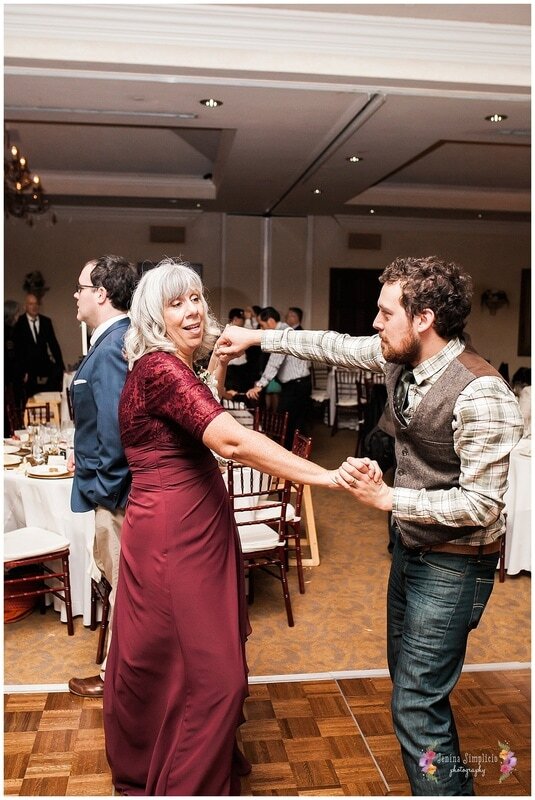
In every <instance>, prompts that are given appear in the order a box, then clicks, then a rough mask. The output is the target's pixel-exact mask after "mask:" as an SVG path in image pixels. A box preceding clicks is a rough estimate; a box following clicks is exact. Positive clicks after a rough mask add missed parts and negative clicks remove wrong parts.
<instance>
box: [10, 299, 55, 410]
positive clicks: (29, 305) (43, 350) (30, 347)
mask: <svg viewBox="0 0 535 800" xmlns="http://www.w3.org/2000/svg"><path fill="white" fill-rule="evenodd" d="M24 308H25V313H24V314H21V316H20V317H19V318H18V320H17V321H16V323H15V326H14V329H13V347H14V355H15V364H16V370H17V382H18V385H19V389H20V388H21V389H22V391H23V394H24V396H25V397H26V398H28V397H32V396H33V395H34V394H35V393H36V392H59V391H61V387H62V383H63V372H64V370H65V365H64V363H63V356H62V355H61V348H60V346H59V344H58V340H57V339H56V334H55V333H54V326H53V325H52V320H51V319H50V317H45V316H44V315H43V314H40V313H39V310H40V308H41V301H40V299H39V298H38V297H36V295H34V294H27V295H26V300H25V305H24Z"/></svg>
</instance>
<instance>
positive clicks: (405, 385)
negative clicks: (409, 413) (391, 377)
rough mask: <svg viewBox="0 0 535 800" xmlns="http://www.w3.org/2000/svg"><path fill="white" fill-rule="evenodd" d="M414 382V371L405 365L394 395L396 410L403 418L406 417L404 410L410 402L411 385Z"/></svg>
mask: <svg viewBox="0 0 535 800" xmlns="http://www.w3.org/2000/svg"><path fill="white" fill-rule="evenodd" d="M413 383H414V373H413V371H412V369H409V368H408V367H405V369H404V370H403V372H402V373H401V375H400V378H399V380H398V382H397V386H396V391H395V395H394V404H395V406H396V411H397V413H398V415H399V416H400V417H401V418H402V419H405V416H404V412H405V411H406V409H407V406H408V402H409V386H411V384H413Z"/></svg>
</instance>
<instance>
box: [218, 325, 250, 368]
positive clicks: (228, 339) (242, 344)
mask: <svg viewBox="0 0 535 800" xmlns="http://www.w3.org/2000/svg"><path fill="white" fill-rule="evenodd" d="M261 335H262V331H256V330H252V329H251V328H242V327H240V326H239V325H227V326H226V328H225V329H224V331H223V333H222V334H221V336H220V337H219V339H218V340H217V342H216V343H215V349H214V353H215V355H216V356H218V357H219V358H222V357H224V356H226V357H227V360H228V359H231V358H237V357H238V356H241V355H242V353H244V352H245V351H246V350H247V348H248V347H250V346H251V345H252V344H260V338H261Z"/></svg>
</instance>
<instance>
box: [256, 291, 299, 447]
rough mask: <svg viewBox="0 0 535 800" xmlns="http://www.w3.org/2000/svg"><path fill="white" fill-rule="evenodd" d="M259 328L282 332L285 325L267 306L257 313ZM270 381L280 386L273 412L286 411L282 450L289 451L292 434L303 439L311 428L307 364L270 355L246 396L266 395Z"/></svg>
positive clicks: (282, 355) (285, 356) (271, 308)
mask: <svg viewBox="0 0 535 800" xmlns="http://www.w3.org/2000/svg"><path fill="white" fill-rule="evenodd" d="M260 327H261V328H262V330H283V329H284V328H288V325H286V323H284V322H281V321H280V314H279V312H278V311H277V310H276V309H275V308H273V307H272V306H268V307H267V308H263V309H262V311H261V312H260ZM273 381H277V382H278V383H279V384H280V399H279V402H278V405H277V411H278V412H280V413H284V412H285V411H287V412H288V428H287V431H286V440H285V447H287V448H288V449H291V446H292V441H293V437H294V433H295V431H296V430H297V429H299V430H300V432H301V433H303V434H305V436H307V435H309V433H310V428H311V425H312V400H311V397H310V396H311V394H312V378H311V376H310V362H308V361H303V360H301V359H299V358H294V357H293V356H290V355H285V354H281V353H272V354H271V355H270V356H269V358H268V361H267V363H266V365H265V367H264V371H263V372H262V375H261V376H260V378H259V379H258V380H257V381H256V383H255V385H254V388H253V389H249V391H248V392H247V397H251V398H253V399H255V400H257V399H258V398H259V396H260V393H261V392H262V390H264V389H265V391H266V393H269V391H270V384H272V382H273ZM271 391H273V389H271ZM266 405H267V403H266Z"/></svg>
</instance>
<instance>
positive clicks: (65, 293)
mask: <svg viewBox="0 0 535 800" xmlns="http://www.w3.org/2000/svg"><path fill="white" fill-rule="evenodd" d="M56 213H57V216H58V224H57V225H55V226H50V224H49V223H47V221H46V220H45V219H39V220H37V222H36V224H35V225H34V227H33V228H29V227H28V226H27V225H25V224H24V223H23V222H21V221H20V220H12V219H10V220H8V221H7V223H6V226H5V238H4V246H5V270H4V281H5V286H4V298H5V299H15V300H20V301H22V299H23V291H22V283H23V280H24V275H25V274H26V273H27V272H30V271H31V270H34V269H39V270H41V272H42V273H43V275H44V277H45V279H46V282H47V284H48V286H50V291H49V292H48V293H47V295H46V296H45V300H44V304H43V313H45V314H47V315H48V316H51V317H52V319H53V321H54V327H55V329H56V334H57V336H58V339H59V341H60V344H61V347H62V350H63V354H64V359H65V362H66V363H72V362H75V361H76V360H77V359H78V358H79V356H80V354H81V338H80V333H79V326H78V323H77V322H76V313H75V300H74V298H73V296H72V294H73V291H74V287H75V284H76V282H77V279H78V276H79V273H80V270H81V268H82V266H83V265H84V263H85V262H86V261H88V260H89V259H90V258H94V257H96V256H98V255H102V254H104V253H117V254H119V255H124V256H126V257H128V258H130V259H132V260H133V261H141V260H143V259H150V260H152V261H158V260H159V259H160V258H162V257H163V256H165V255H168V256H181V257H183V258H185V259H188V260H191V261H198V262H202V264H203V277H204V281H205V284H206V286H207V288H208V290H209V299H210V303H211V305H212V308H213V310H214V311H215V313H216V315H218V316H219V318H220V319H221V321H222V322H225V321H226V315H227V312H228V309H229V308H230V307H231V306H244V305H248V304H258V305H264V304H268V303H269V304H272V305H274V306H275V307H276V308H278V309H279V311H280V312H281V313H282V314H284V312H285V311H286V309H287V307H288V306H289V305H297V306H301V307H302V308H303V309H304V310H305V320H304V322H305V327H310V328H326V327H328V309H329V270H330V268H331V267H350V268H358V267H362V268H377V269H380V268H382V267H384V266H385V265H386V264H388V263H389V262H390V261H392V260H393V259H394V258H395V257H396V256H404V255H405V256H406V255H415V256H424V255H433V254H436V255H439V256H441V257H443V258H447V259H450V260H454V261H457V262H458V263H460V264H462V265H463V266H464V267H465V269H466V270H467V271H468V272H469V273H470V274H471V275H472V276H473V278H474V284H475V293H474V304H473V311H472V315H471V317H470V321H469V325H468V330H469V332H470V333H471V335H472V338H473V342H474V345H475V347H476V349H478V350H479V351H480V352H481V354H482V355H483V356H484V357H486V358H488V359H489V360H490V361H491V363H492V364H494V366H499V364H500V363H501V362H502V361H506V362H508V364H509V371H510V374H511V375H512V374H513V373H514V372H515V371H516V369H518V367H520V366H531V359H529V358H520V357H518V356H517V339H518V315H519V299H520V276H521V270H522V269H523V268H527V267H529V266H530V263H531V261H530V227H529V225H523V224H505V223H490V222H485V221H477V223H476V222H464V221H463V222H460V221H459V222H454V221H442V220H416V219H410V220H408V219H395V220H394V219H383V220H380V219H373V220H371V219H367V218H362V217H339V218H338V219H333V218H331V217H315V218H314V219H311V218H309V219H304V218H272V219H270V220H266V219H264V218H261V217H238V216H223V215H221V214H210V213H204V214H196V213H193V212H176V213H175V214H171V213H169V212H162V213H159V214H157V213H156V212H154V211H150V212H148V211H141V210H135V211H134V210H129V211H124V210H123V211H121V210H113V209H109V210H106V209H83V210H80V209H72V210H67V209H62V208H58V209H56ZM151 224H153V225H154V224H160V225H172V224H175V225H183V226H185V228H186V242H185V244H182V245H172V244H171V245H165V244H152V243H150V242H149V225H151ZM350 231H352V232H361V233H380V234H381V236H382V247H381V249H380V250H377V251H375V250H374V251H371V250H349V249H348V247H347V240H348V233H349V232H350ZM488 288H493V289H505V290H506V292H507V294H508V297H509V301H510V305H509V306H506V307H504V308H501V309H500V310H499V311H498V312H497V314H496V315H495V316H491V315H490V313H489V312H488V310H486V309H481V307H480V303H479V298H480V296H481V293H482V292H483V291H484V290H485V289H488Z"/></svg>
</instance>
